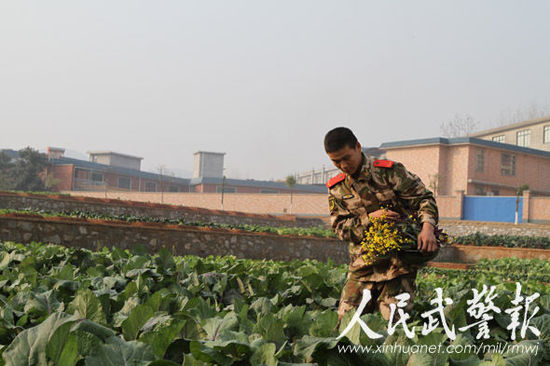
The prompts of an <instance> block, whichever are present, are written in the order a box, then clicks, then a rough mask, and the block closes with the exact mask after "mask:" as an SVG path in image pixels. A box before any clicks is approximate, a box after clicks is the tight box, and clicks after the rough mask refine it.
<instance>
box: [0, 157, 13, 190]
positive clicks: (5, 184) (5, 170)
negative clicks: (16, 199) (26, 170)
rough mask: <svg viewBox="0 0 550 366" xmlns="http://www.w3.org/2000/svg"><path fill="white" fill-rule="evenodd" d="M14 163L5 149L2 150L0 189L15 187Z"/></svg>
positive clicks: (0, 158)
mask: <svg viewBox="0 0 550 366" xmlns="http://www.w3.org/2000/svg"><path fill="white" fill-rule="evenodd" d="M12 169H13V163H12V162H11V158H10V157H9V156H8V155H7V154H6V153H5V152H3V151H0V189H1V190H5V191H7V190H11V189H14V187H15V182H14V179H13V173H12Z"/></svg>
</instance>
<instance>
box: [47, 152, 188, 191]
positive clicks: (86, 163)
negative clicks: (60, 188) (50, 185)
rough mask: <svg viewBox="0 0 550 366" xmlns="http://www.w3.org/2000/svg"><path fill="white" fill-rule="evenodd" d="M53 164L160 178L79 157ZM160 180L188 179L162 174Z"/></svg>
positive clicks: (180, 181)
mask: <svg viewBox="0 0 550 366" xmlns="http://www.w3.org/2000/svg"><path fill="white" fill-rule="evenodd" d="M52 161H53V163H54V164H55V165H69V164H72V165H74V166H75V167H79V168H86V169H94V170H98V171H102V172H107V171H110V172H113V173H117V174H121V175H129V176H133V177H141V178H148V179H152V180H160V179H161V175H160V174H156V173H150V172H144V171H141V170H135V169H129V168H122V167H118V166H111V165H105V164H100V163H95V162H92V161H86V160H80V159H73V158H67V157H62V158H59V159H54V160H52ZM162 181H163V182H167V183H179V184H185V185H188V184H189V179H187V178H178V177H171V176H169V175H162Z"/></svg>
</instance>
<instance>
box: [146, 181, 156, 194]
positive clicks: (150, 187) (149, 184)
mask: <svg viewBox="0 0 550 366" xmlns="http://www.w3.org/2000/svg"><path fill="white" fill-rule="evenodd" d="M156 191H157V184H156V183H154V182H145V192H156Z"/></svg>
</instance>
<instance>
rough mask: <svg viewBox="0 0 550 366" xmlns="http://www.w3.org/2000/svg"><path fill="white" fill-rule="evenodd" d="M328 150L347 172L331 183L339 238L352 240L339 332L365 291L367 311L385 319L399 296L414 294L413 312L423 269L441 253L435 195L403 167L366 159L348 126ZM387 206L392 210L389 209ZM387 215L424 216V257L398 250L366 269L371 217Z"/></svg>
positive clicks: (330, 137) (332, 135)
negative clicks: (367, 293) (363, 248)
mask: <svg viewBox="0 0 550 366" xmlns="http://www.w3.org/2000/svg"><path fill="white" fill-rule="evenodd" d="M325 151H326V152H327V154H328V156H329V158H330V159H331V160H332V162H333V163H334V165H335V166H336V167H337V168H338V169H340V170H341V171H342V173H341V174H339V175H337V176H335V177H334V178H332V179H330V180H329V181H328V182H327V187H328V190H329V195H328V201H329V208H330V223H331V226H332V229H333V231H334V232H335V233H336V235H337V236H338V237H339V238H340V239H341V240H344V241H347V242H349V254H350V259H351V262H350V265H349V271H348V275H347V278H346V282H345V284H344V288H343V289H342V296H341V298H340V304H339V307H338V325H337V326H336V328H335V329H338V326H339V324H340V321H341V320H342V317H343V316H344V314H345V313H346V312H348V311H350V310H353V309H354V308H356V307H357V306H358V305H359V303H360V302H361V297H362V292H363V289H365V288H367V289H369V290H370V291H371V294H372V298H371V300H370V302H369V303H368V304H367V307H366V308H365V310H364V312H374V311H375V310H377V309H379V310H380V312H381V313H382V316H383V317H384V319H386V320H389V317H390V307H389V304H391V303H396V302H397V301H396V299H395V296H396V295H398V294H401V293H403V292H407V293H409V294H410V300H409V303H408V305H407V307H406V308H405V309H404V310H405V311H406V312H407V311H410V310H411V309H412V306H413V300H414V292H415V289H416V284H415V281H416V273H417V270H418V269H419V268H420V267H422V266H424V265H426V262H427V261H428V260H429V259H432V258H434V257H435V256H436V254H437V252H438V251H439V245H438V244H437V242H436V238H435V235H434V227H435V226H436V225H437V221H438V210H437V205H436V202H435V199H434V197H433V194H432V192H431V191H429V190H428V189H426V187H425V186H424V184H423V183H422V181H421V180H420V178H419V177H418V176H417V175H415V174H413V173H411V172H409V171H408V170H407V169H405V167H404V166H403V164H401V163H398V162H394V161H390V160H376V159H374V158H372V157H368V156H366V155H365V154H364V153H363V152H362V151H361V145H360V144H359V142H358V141H357V138H356V137H355V135H354V134H353V132H352V131H351V130H350V129H348V128H345V127H338V128H335V129H333V130H331V131H329V132H328V133H327V134H326V136H325ZM382 206H384V207H386V208H387V207H391V209H389V210H386V211H384V210H383V209H381V207H382ZM384 212H386V216H387V219H389V220H396V219H399V218H400V217H402V216H403V215H406V216H405V217H407V216H409V215H410V214H412V213H413V212H416V213H417V214H418V217H419V218H420V221H421V222H422V224H423V226H422V231H421V233H420V234H419V235H418V240H417V244H418V246H417V249H418V250H419V251H420V253H401V252H397V253H395V254H392V255H391V256H389V258H379V259H377V260H376V261H375V262H374V263H373V264H371V265H366V264H365V262H364V260H363V258H362V255H361V245H360V243H361V240H362V238H363V233H364V231H365V229H366V228H367V226H368V224H369V220H370V218H374V217H380V216H381V215H383V214H384ZM396 315H397V314H396ZM395 319H397V317H395V318H394V320H395Z"/></svg>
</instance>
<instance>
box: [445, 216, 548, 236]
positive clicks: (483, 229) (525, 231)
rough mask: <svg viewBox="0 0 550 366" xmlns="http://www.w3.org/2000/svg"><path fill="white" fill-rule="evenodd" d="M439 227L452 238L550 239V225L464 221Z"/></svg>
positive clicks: (452, 222) (446, 223)
mask: <svg viewBox="0 0 550 366" xmlns="http://www.w3.org/2000/svg"><path fill="white" fill-rule="evenodd" d="M439 226H440V227H441V228H442V229H443V230H445V232H446V233H448V234H449V235H452V236H461V235H468V234H473V233H476V232H480V233H483V234H488V235H525V236H545V237H550V225H538V224H518V225H514V224H510V223H506V222H480V221H463V220H442V221H441V222H440V224H439Z"/></svg>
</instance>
